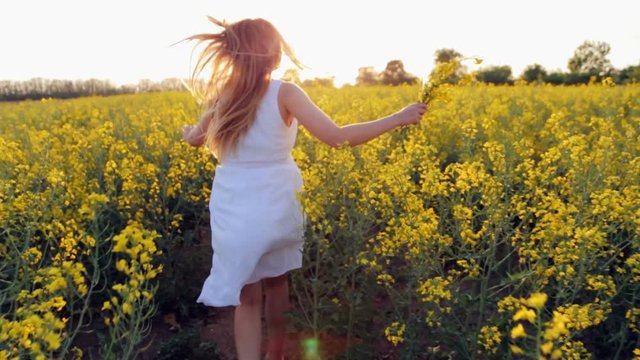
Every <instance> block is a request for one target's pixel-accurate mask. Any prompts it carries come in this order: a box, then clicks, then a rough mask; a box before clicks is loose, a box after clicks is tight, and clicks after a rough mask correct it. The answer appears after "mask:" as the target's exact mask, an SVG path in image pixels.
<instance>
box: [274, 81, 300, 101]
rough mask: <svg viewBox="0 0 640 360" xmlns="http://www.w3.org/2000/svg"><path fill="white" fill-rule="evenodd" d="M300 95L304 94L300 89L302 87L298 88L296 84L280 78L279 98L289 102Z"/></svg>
mask: <svg viewBox="0 0 640 360" xmlns="http://www.w3.org/2000/svg"><path fill="white" fill-rule="evenodd" d="M301 95H304V90H302V88H300V86H298V84H296V83H293V82H289V81H284V80H282V85H280V93H279V98H280V99H281V100H284V102H289V101H291V100H293V99H295V98H296V97H299V96H301Z"/></svg>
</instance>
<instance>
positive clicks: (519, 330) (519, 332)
mask: <svg viewBox="0 0 640 360" xmlns="http://www.w3.org/2000/svg"><path fill="white" fill-rule="evenodd" d="M526 335H527V333H526V332H525V331H524V326H522V324H520V323H518V325H516V327H514V328H513V329H511V338H512V339H517V338H520V337H523V336H526Z"/></svg>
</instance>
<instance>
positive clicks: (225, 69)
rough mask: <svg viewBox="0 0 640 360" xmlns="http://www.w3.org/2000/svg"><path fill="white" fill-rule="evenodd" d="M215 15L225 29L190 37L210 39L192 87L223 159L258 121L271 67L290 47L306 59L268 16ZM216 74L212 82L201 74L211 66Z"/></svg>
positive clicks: (212, 144) (210, 141)
mask: <svg viewBox="0 0 640 360" xmlns="http://www.w3.org/2000/svg"><path fill="white" fill-rule="evenodd" d="M208 19H209V21H211V22H212V23H214V24H215V25H217V26H219V27H222V28H223V30H222V31H221V32H218V33H212V34H196V35H193V36H190V37H188V38H186V39H184V40H182V41H185V40H199V41H198V43H197V44H196V46H197V45H200V44H201V43H203V42H204V43H206V44H207V45H206V47H205V49H204V50H203V51H202V53H201V54H200V56H199V58H198V61H197V62H196V66H195V68H194V70H193V73H192V74H191V78H190V83H189V84H188V85H187V88H188V89H189V91H190V92H191V94H192V95H193V96H194V97H195V98H196V100H197V101H198V103H199V104H200V106H201V110H202V114H203V115H202V116H209V117H211V118H210V121H209V127H208V128H207V129H206V140H205V144H206V146H207V147H208V148H209V149H210V150H211V152H213V154H214V155H215V156H216V157H217V158H218V159H220V158H221V157H222V156H223V155H224V154H226V152H227V151H228V150H235V148H236V147H237V144H238V142H239V140H240V138H241V137H242V136H243V135H244V134H245V133H246V132H247V130H248V129H249V127H250V126H251V124H252V123H253V121H254V119H255V115H256V110H257V108H258V105H259V103H260V100H261V99H262V98H263V96H264V94H265V92H266V90H267V87H268V85H269V80H270V76H271V72H272V71H273V70H275V69H276V68H277V67H278V66H279V64H280V60H281V57H282V53H283V52H284V53H285V55H287V57H289V59H291V61H292V62H293V63H294V64H295V65H296V66H297V67H298V68H300V69H302V65H301V63H300V62H299V61H298V59H297V58H296V57H295V55H294V54H293V51H292V50H291V48H290V47H289V45H288V44H287V43H286V42H285V41H284V39H283V38H282V35H280V33H279V32H278V30H276V28H275V27H274V26H273V25H272V24H271V23H270V22H268V21H266V20H264V19H245V20H241V21H238V22H234V23H227V22H225V21H219V20H217V19H215V18H212V17H211V16H208ZM208 65H210V66H211V76H210V78H209V79H208V81H207V82H206V83H203V82H202V81H198V80H197V78H198V76H199V75H200V74H201V73H202V71H203V70H204V69H205V68H206V67H207V66H208Z"/></svg>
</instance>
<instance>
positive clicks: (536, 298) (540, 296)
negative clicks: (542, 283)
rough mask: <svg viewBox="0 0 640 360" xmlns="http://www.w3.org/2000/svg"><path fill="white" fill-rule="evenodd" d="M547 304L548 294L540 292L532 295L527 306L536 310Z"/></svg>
mask: <svg viewBox="0 0 640 360" xmlns="http://www.w3.org/2000/svg"><path fill="white" fill-rule="evenodd" d="M546 302H547V294H545V293H539V292H537V293H533V294H531V296H529V298H528V299H527V300H526V301H525V303H526V304H527V306H529V307H532V308H536V309H541V308H542V307H543V306H544V304H545V303H546Z"/></svg>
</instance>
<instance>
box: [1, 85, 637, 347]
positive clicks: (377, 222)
mask: <svg viewBox="0 0 640 360" xmlns="http://www.w3.org/2000/svg"><path fill="white" fill-rule="evenodd" d="M307 90H308V92H309V94H310V96H311V97H312V98H313V99H314V100H315V101H316V102H317V104H318V105H319V106H320V108H322V109H323V110H324V111H325V112H326V113H327V114H329V115H330V116H331V117H332V118H333V119H334V120H335V121H336V122H337V123H339V124H347V123H353V122H361V121H368V120H372V119H375V118H378V117H381V116H384V115H388V114H390V113H392V112H394V111H396V110H398V109H399V108H401V107H403V106H404V105H406V104H407V103H409V102H412V101H416V99H417V98H418V94H419V92H420V89H419V88H418V87H417V86H413V87H409V86H407V87H394V88H391V87H363V88H343V89H329V88H309V89H307ZM196 119H197V106H196V104H195V103H194V102H193V100H192V99H191V98H190V95H189V94H186V93H171V92H167V93H155V94H138V95H125V96H112V97H106V98H99V97H94V98H83V99H74V100H65V101H58V100H44V101H39V102H33V101H27V102H21V103H0V200H1V201H0V258H1V259H2V261H1V262H0V359H5V358H15V357H21V358H35V359H49V358H52V357H53V358H55V357H61V358H82V357H86V355H87V354H86V353H87V350H86V349H84V348H83V347H82V346H81V345H80V344H79V343H78V341H77V340H78V339H79V337H80V336H81V334H83V333H85V332H86V330H88V329H92V330H93V331H94V333H95V334H96V338H97V339H99V341H97V342H96V345H95V346H96V347H97V350H96V351H97V352H98V353H99V354H100V356H101V357H102V358H105V359H124V358H135V357H136V356H137V355H138V354H139V353H140V346H141V345H142V344H143V343H145V340H146V339H147V337H148V334H149V333H150V331H152V328H151V324H152V320H153V319H154V318H155V317H157V316H160V315H161V314H162V313H164V312H166V311H174V312H178V313H180V314H181V315H182V316H183V317H189V316H193V315H194V314H195V313H197V311H202V309H201V308H200V307H197V306H196V305H195V298H196V296H197V291H199V288H200V286H201V285H202V282H203V281H204V279H205V277H206V275H207V274H208V270H209V268H208V267H209V266H210V252H209V253H206V252H205V255H204V256H203V249H208V247H209V246H210V245H209V239H208V238H207V235H206V231H205V230H206V227H207V226H208V214H207V203H208V199H209V196H210V187H211V181H212V179H213V177H214V176H215V167H216V161H215V160H214V159H213V158H212V157H211V155H210V154H209V153H208V152H207V151H206V150H205V149H196V148H193V147H190V146H189V145H188V144H186V143H185V142H184V141H181V137H180V127H181V126H182V125H184V124H189V123H194V122H195V121H196ZM293 155H294V158H295V160H296V162H297V163H298V165H299V167H300V169H301V171H302V174H303V178H304V182H305V192H304V193H302V194H301V198H300V199H301V201H302V203H303V206H304V209H305V212H306V214H307V216H308V219H309V222H308V223H307V228H306V245H305V254H304V260H303V268H302V269H301V270H296V271H294V272H293V273H292V275H291V295H292V302H293V305H294V306H293V310H292V312H291V314H290V315H291V325H292V329H296V330H299V331H304V332H311V333H314V332H315V333H316V334H327V333H329V334H332V335H333V336H336V337H340V338H342V339H344V343H345V344H346V346H344V349H342V350H341V351H340V353H339V354H334V353H331V351H332V349H331V346H330V345H329V344H326V343H323V341H322V340H321V339H322V338H320V337H319V338H318V339H320V341H318V342H317V343H316V344H315V345H317V349H315V348H314V349H313V351H311V350H309V349H308V351H307V353H306V354H304V355H305V357H306V358H313V356H314V355H313V354H312V352H313V353H317V354H318V355H317V356H318V357H319V358H329V357H335V358H345V359H346V358H349V359H373V358H393V359H447V358H453V359H509V358H513V359H542V358H544V359H591V358H593V359H630V358H633V357H634V356H635V357H638V358H640V287H639V283H640V86H638V85H630V86H618V87H611V86H609V85H607V84H591V85H589V86H576V87H552V86H529V85H521V84H517V85H516V86H510V87H494V86H486V85H468V86H462V87H456V88H452V89H450V96H449V99H447V101H443V100H434V101H433V102H431V104H430V108H429V111H428V112H427V115H426V116H425V119H424V120H423V122H422V123H421V124H419V125H417V126H412V127H406V128H402V129H396V130H394V131H393V132H391V133H388V134H385V135H383V136H381V137H379V138H377V139H375V140H373V141H371V142H369V143H367V144H364V145H360V146H357V147H355V148H348V147H340V148H331V147H328V146H327V145H324V144H322V143H320V142H319V141H318V140H316V139H313V138H311V137H310V135H309V134H308V133H307V132H306V130H304V129H303V128H300V129H299V133H298V140H297V143H296V147H295V148H294V154H293ZM203 229H204V230H203ZM198 308H200V310H197V309H198ZM315 345H314V346H315ZM333 350H335V349H333Z"/></svg>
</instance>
